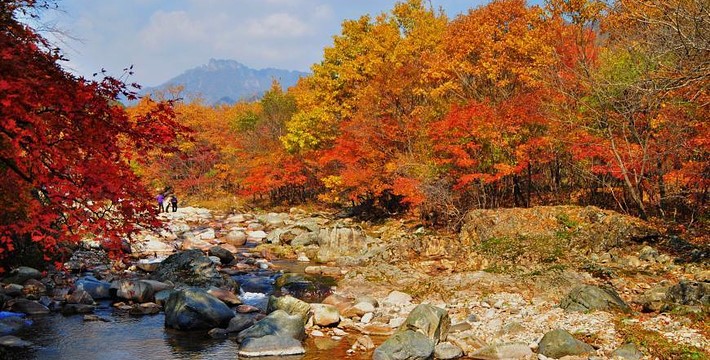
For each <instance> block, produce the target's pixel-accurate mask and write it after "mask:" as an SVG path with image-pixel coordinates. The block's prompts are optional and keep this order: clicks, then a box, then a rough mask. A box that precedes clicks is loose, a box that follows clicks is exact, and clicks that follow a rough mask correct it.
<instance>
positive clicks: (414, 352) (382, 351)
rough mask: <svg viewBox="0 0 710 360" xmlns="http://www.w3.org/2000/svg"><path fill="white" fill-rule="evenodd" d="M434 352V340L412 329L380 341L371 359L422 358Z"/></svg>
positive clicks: (399, 359)
mask: <svg viewBox="0 0 710 360" xmlns="http://www.w3.org/2000/svg"><path fill="white" fill-rule="evenodd" d="M433 354H434V342H433V341H432V340H431V339H429V338H428V337H427V336H426V335H424V334H422V333H420V332H418V331H412V330H405V331H400V332H398V333H396V334H394V335H392V336H391V337H390V338H389V339H387V340H386V341H385V342H383V343H382V345H380V346H379V347H378V348H377V349H375V352H374V353H373V354H372V359H373V360H424V359H430V358H431V356H432V355H433Z"/></svg>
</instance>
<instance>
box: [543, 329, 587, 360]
mask: <svg viewBox="0 0 710 360" xmlns="http://www.w3.org/2000/svg"><path fill="white" fill-rule="evenodd" d="M593 352H594V348H593V347H591V346H590V345H588V344H585V343H583V342H581V341H579V340H577V339H575V338H574V337H572V335H570V333H568V332H567V331H565V330H562V329H557V330H552V331H550V332H548V333H547V334H545V336H543V337H542V340H540V343H539V344H538V353H540V354H542V355H545V356H547V357H551V358H554V359H559V358H561V357H563V356H567V355H583V354H589V353H593Z"/></svg>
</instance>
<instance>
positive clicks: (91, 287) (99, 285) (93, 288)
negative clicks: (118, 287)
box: [74, 276, 111, 300]
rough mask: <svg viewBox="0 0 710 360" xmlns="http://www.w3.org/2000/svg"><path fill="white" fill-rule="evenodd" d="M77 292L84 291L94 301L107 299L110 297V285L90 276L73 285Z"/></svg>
mask: <svg viewBox="0 0 710 360" xmlns="http://www.w3.org/2000/svg"><path fill="white" fill-rule="evenodd" d="M74 285H75V286H76V289H77V290H84V291H86V292H87V293H89V295H91V298H93V299H94V300H100V299H108V298H110V297H111V283H108V282H106V281H99V280H97V279H96V278H94V277H92V276H87V277H85V278H82V279H79V280H77V281H76V283H74Z"/></svg>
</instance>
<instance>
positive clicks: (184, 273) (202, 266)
mask: <svg viewBox="0 0 710 360" xmlns="http://www.w3.org/2000/svg"><path fill="white" fill-rule="evenodd" d="M151 278H153V279H155V280H159V281H163V282H165V281H172V282H173V283H175V284H178V283H180V284H186V285H190V286H198V287H209V286H214V287H220V288H234V287H236V283H235V282H234V280H232V279H231V278H230V277H229V276H227V275H223V274H220V273H219V272H218V271H217V269H216V268H215V264H214V263H213V262H212V261H211V260H210V259H209V258H208V257H207V256H205V254H203V253H202V251H200V250H187V251H182V252H179V253H176V254H173V255H170V256H169V257H168V258H167V259H165V260H163V262H161V263H160V265H159V266H158V268H157V269H156V270H155V272H153V274H151Z"/></svg>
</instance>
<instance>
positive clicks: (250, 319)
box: [227, 312, 257, 333]
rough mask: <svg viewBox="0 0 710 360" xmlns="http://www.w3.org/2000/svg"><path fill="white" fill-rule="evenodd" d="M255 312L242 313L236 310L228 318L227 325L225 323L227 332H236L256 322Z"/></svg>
mask: <svg viewBox="0 0 710 360" xmlns="http://www.w3.org/2000/svg"><path fill="white" fill-rule="evenodd" d="M256 317H257V313H248V314H243V313H239V312H237V314H236V315H235V316H234V317H233V318H232V319H231V320H229V325H227V332H228V333H238V332H240V331H242V330H244V329H247V328H249V327H250V326H252V325H254V323H255V322H256Z"/></svg>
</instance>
